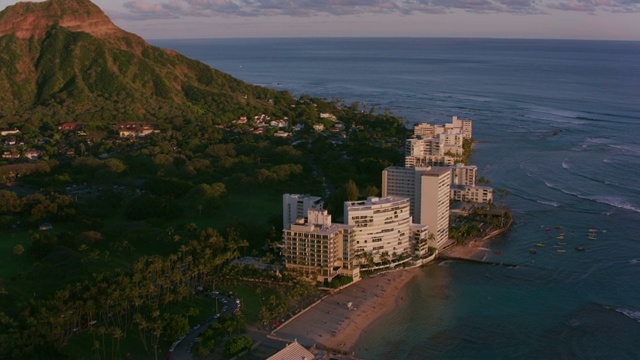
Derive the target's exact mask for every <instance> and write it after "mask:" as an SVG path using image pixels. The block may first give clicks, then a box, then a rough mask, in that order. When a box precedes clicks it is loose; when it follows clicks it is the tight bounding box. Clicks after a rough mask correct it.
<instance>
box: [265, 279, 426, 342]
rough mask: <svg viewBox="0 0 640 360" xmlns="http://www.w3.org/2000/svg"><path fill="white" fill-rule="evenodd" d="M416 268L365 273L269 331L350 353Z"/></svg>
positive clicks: (390, 305)
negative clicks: (360, 277) (364, 275)
mask: <svg viewBox="0 0 640 360" xmlns="http://www.w3.org/2000/svg"><path fill="white" fill-rule="evenodd" d="M419 271H420V267H411V268H404V269H398V270H392V271H388V272H384V273H380V274H376V275H374V276H368V277H366V278H364V279H362V280H360V281H358V282H355V283H353V284H351V285H349V286H347V287H345V288H343V289H341V290H338V291H336V292H334V293H332V294H330V295H328V296H327V297H325V298H324V299H323V300H322V301H320V302H318V303H317V304H316V305H314V306H312V307H310V308H308V309H307V311H305V313H304V314H301V315H300V316H298V317H297V318H296V319H295V320H293V321H291V322H289V323H287V324H285V325H283V326H282V327H280V328H278V329H277V330H275V331H273V332H272V335H274V336H276V337H278V338H280V339H286V340H290V341H294V340H296V341H298V342H299V343H301V344H302V345H304V346H307V347H310V346H313V345H319V346H320V347H324V348H326V349H328V350H335V351H339V352H342V353H347V354H350V353H353V350H354V345H355V344H356V343H357V341H358V339H359V338H360V335H361V334H362V333H363V332H365V331H367V328H368V327H369V325H371V324H372V323H373V322H374V321H376V320H378V319H379V318H381V317H382V316H383V315H385V314H387V313H389V312H391V311H392V310H393V308H394V307H395V306H397V304H398V301H402V300H403V299H402V298H398V297H397V295H398V294H399V293H401V292H402V291H403V289H404V288H405V286H406V285H407V283H408V282H409V281H410V280H411V279H413V278H414V277H415V276H416V275H418V272H419ZM349 303H351V307H350V308H349V305H348V304H349Z"/></svg>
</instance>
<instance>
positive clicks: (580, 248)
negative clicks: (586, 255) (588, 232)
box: [576, 246, 587, 251]
mask: <svg viewBox="0 0 640 360" xmlns="http://www.w3.org/2000/svg"><path fill="white" fill-rule="evenodd" d="M586 250H587V249H585V248H583V247H582V246H578V247H577V248H576V251H586Z"/></svg>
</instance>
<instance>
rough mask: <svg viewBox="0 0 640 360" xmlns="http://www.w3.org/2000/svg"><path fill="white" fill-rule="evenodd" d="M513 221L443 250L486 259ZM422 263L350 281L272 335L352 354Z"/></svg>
mask: <svg viewBox="0 0 640 360" xmlns="http://www.w3.org/2000/svg"><path fill="white" fill-rule="evenodd" d="M511 224H512V222H510V223H509V224H508V225H507V226H506V227H505V228H503V229H499V230H496V231H494V232H493V233H491V234H489V235H487V236H485V237H484V238H481V239H473V240H470V241H469V242H467V243H466V244H463V245H454V246H453V247H451V248H449V249H447V250H445V251H443V252H442V254H443V255H447V256H448V257H452V258H458V259H470V260H475V261H484V259H485V258H486V254H487V252H490V251H491V250H490V249H488V248H486V247H485V246H486V245H487V243H488V242H489V241H490V240H491V239H493V238H495V237H496V236H498V235H501V234H503V233H504V232H506V231H507V230H508V229H509V228H510V227H511ZM422 266H423V265H417V266H413V267H410V268H403V269H396V270H391V271H387V272H383V273H379V274H376V275H373V276H367V277H365V278H363V279H362V280H360V281H357V282H355V283H352V284H349V285H347V286H346V287H344V288H342V289H340V290H337V291H335V292H333V293H331V294H329V295H327V296H326V297H324V298H323V299H321V300H319V301H318V302H317V303H315V304H314V305H312V306H310V307H309V308H307V309H305V310H304V312H303V313H301V314H299V315H298V316H296V318H295V319H291V320H290V321H288V322H287V323H285V324H283V325H282V326H281V327H280V328H278V329H276V330H274V331H272V332H271V336H273V337H274V338H277V339H279V340H283V341H290V342H293V341H297V342H299V343H300V344H302V345H304V346H306V347H311V346H314V345H316V346H318V347H319V348H325V349H326V350H329V351H335V352H340V353H343V354H349V355H353V354H354V351H355V345H356V344H357V342H358V340H359V339H360V337H361V336H362V333H363V332H366V331H367V328H368V327H369V326H370V325H371V324H373V323H374V322H375V321H377V320H379V319H381V318H382V317H383V316H384V315H386V314H388V313H390V312H391V311H392V310H393V309H394V308H395V307H396V306H401V304H402V301H404V294H405V292H406V290H407V284H408V283H409V282H410V280H411V279H413V278H414V277H415V276H417V275H418V273H419V271H420V270H421V268H422ZM349 303H350V304H351V306H350V307H349V305H348V304H349Z"/></svg>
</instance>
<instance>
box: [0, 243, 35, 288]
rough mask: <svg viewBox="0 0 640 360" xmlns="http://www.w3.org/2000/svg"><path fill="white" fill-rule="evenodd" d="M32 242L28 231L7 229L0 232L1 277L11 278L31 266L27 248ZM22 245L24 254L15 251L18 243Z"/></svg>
mask: <svg viewBox="0 0 640 360" xmlns="http://www.w3.org/2000/svg"><path fill="white" fill-rule="evenodd" d="M29 243H31V238H30V237H29V232H28V231H5V232H2V233H0V260H1V261H0V263H2V265H0V278H7V279H8V278H11V277H13V276H15V275H16V274H17V273H19V272H22V271H24V270H26V269H27V268H29V267H30V266H31V261H30V259H28V258H27V257H28V255H27V253H26V249H27V248H28V247H29ZM18 244H20V245H22V246H23V247H24V249H25V252H23V253H22V255H16V254H14V253H13V248H14V246H16V245H18Z"/></svg>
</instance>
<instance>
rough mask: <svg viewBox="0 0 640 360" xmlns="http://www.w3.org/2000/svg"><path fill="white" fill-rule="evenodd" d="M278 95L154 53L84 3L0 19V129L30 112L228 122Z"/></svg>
mask: <svg viewBox="0 0 640 360" xmlns="http://www.w3.org/2000/svg"><path fill="white" fill-rule="evenodd" d="M281 95H282V93H278V92H276V91H274V90H270V89H266V88H263V87H258V86H254V85H250V84H247V83H245V82H243V81H241V80H238V79H235V78H233V77H232V76H230V75H228V74H225V73H223V72H220V71H218V70H215V69H213V68H211V67H209V66H208V65H206V64H203V63H201V62H199V61H196V60H193V59H189V58H187V57H185V56H183V55H181V54H179V53H178V52H176V51H172V50H166V49H160V48H158V47H155V46H152V45H150V44H148V43H147V42H146V41H145V40H144V39H142V38H141V37H139V36H137V35H135V34H131V33H128V32H126V31H125V30H122V29H120V28H119V27H117V26H116V25H114V24H113V23H112V22H111V20H110V19H109V18H108V17H107V15H105V14H104V12H102V10H101V9H100V8H99V7H98V6H96V5H95V4H93V3H92V2H91V1H89V0H47V1H44V2H39V3H33V2H20V3H17V4H15V5H12V6H9V7H7V8H6V9H5V10H3V11H1V12H0V126H4V125H5V124H3V118H4V119H5V121H4V122H5V123H8V122H9V121H7V120H6V119H7V118H16V117H18V118H19V117H21V116H23V115H22V114H24V113H29V114H33V113H34V112H37V113H38V116H40V114H43V113H46V114H50V116H51V117H54V116H55V117H58V118H65V120H66V121H69V120H74V119H75V120H79V117H84V118H83V119H80V120H82V121H86V120H87V119H86V117H93V118H94V120H96V121H107V120H109V119H110V120H116V121H117V120H127V121H131V120H133V121H135V120H140V121H149V120H150V119H152V120H153V119H159V118H168V117H176V116H186V117H188V118H195V117H197V116H201V115H205V116H216V117H220V116H221V117H222V118H224V119H223V120H230V119H226V118H225V117H234V116H236V115H237V114H238V113H239V109H240V108H242V107H246V106H250V107H252V108H255V109H256V111H258V112H259V111H266V109H268V108H273V105H272V101H270V100H271V99H273V98H274V97H278V96H281ZM288 97H289V98H290V95H288ZM87 114H88V115H87ZM11 121H14V122H15V121H24V119H22V120H15V119H14V120H11ZM52 121H53V120H52ZM58 121H59V122H62V121H63V120H58ZM54 122H55V121H54ZM9 125H11V124H9Z"/></svg>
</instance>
